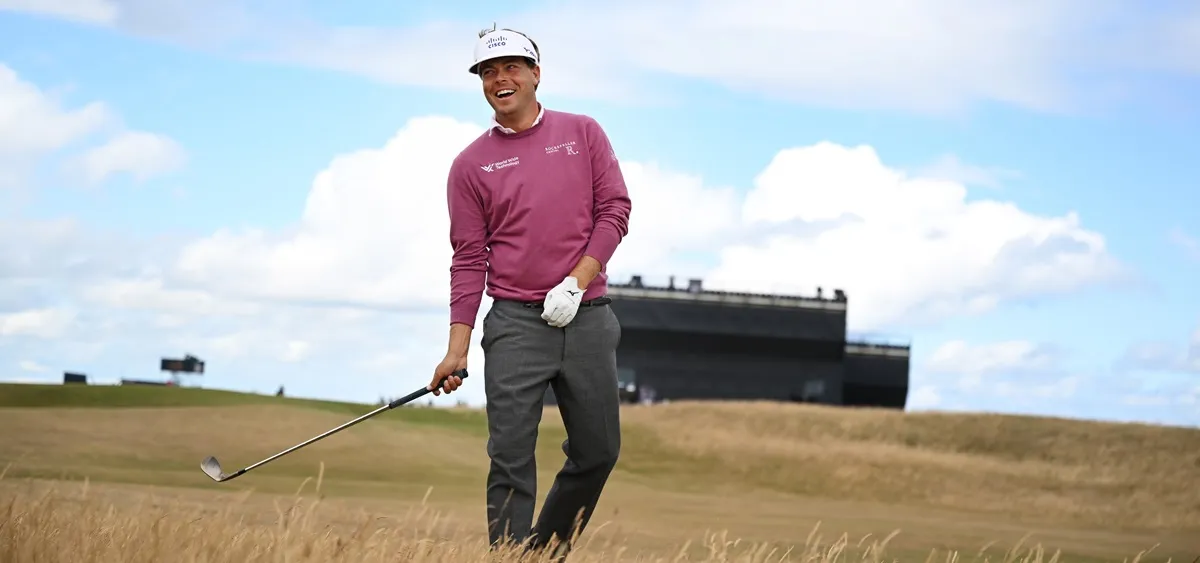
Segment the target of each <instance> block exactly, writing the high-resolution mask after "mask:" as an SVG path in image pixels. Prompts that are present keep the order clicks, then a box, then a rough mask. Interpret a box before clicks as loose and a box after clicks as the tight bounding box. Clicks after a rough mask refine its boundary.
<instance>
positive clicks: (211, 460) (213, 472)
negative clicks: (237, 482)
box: [200, 456, 226, 483]
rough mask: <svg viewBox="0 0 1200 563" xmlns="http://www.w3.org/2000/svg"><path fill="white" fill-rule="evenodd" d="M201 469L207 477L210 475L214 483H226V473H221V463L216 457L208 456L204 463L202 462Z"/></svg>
mask: <svg viewBox="0 0 1200 563" xmlns="http://www.w3.org/2000/svg"><path fill="white" fill-rule="evenodd" d="M200 469H202V470H203V471H204V474H205V475H208V476H209V477H211V478H212V480H213V481H217V482H218V483H219V482H221V481H224V480H225V478H226V475H225V472H223V471H221V463H220V462H218V461H217V458H215V457H212V456H208V457H206V458H204V461H202V462H200Z"/></svg>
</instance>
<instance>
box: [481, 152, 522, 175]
mask: <svg viewBox="0 0 1200 563" xmlns="http://www.w3.org/2000/svg"><path fill="white" fill-rule="evenodd" d="M518 164H521V158H520V157H517V156H514V157H512V158H506V159H504V160H500V161H497V162H493V163H491V164H484V165H483V166H480V167H479V168H480V169H482V170H483V171H484V172H494V171H496V170H499V169H501V168H508V167H509V166H516V165H518Z"/></svg>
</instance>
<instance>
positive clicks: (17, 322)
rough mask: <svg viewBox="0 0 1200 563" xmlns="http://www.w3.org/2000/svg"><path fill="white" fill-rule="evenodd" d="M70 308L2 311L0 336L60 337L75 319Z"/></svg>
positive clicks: (0, 314)
mask: <svg viewBox="0 0 1200 563" xmlns="http://www.w3.org/2000/svg"><path fill="white" fill-rule="evenodd" d="M75 314H76V313H75V312H74V311H71V310H69V309H59V308H45V309H28V310H24V311H15V312H10V313H0V336H6V337H7V336H32V337H36V338H44V339H50V338H58V337H60V336H62V335H63V334H64V333H65V332H66V331H67V329H68V328H69V327H70V325H71V323H73V322H74V321H75Z"/></svg>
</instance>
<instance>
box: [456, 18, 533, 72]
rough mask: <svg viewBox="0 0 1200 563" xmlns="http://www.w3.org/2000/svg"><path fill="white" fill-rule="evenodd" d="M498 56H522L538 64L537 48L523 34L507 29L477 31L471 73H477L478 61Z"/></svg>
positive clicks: (469, 70)
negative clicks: (477, 36) (477, 35)
mask: <svg viewBox="0 0 1200 563" xmlns="http://www.w3.org/2000/svg"><path fill="white" fill-rule="evenodd" d="M500 57H524V58H526V59H529V60H531V61H533V64H538V63H539V62H540V61H539V60H538V50H537V48H536V47H534V44H533V41H530V40H529V38H528V37H526V36H525V35H523V34H520V33H517V32H515V31H512V30H508V29H495V28H493V29H492V30H490V31H488V30H484V31H481V32H480V33H479V41H476V42H475V57H474V62H472V63H471V68H469V69H467V70H468V72H470V73H471V74H479V63H482V62H484V61H490V60H492V59H498V58H500Z"/></svg>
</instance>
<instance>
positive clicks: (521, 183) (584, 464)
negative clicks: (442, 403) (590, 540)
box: [430, 28, 631, 557]
mask: <svg viewBox="0 0 1200 563" xmlns="http://www.w3.org/2000/svg"><path fill="white" fill-rule="evenodd" d="M469 71H470V72H471V73H472V74H476V75H478V76H479V78H480V80H481V84H482V87H483V94H484V97H485V99H487V102H488V104H489V105H491V107H492V109H493V110H494V117H493V122H492V126H491V127H490V128H489V129H488V130H487V131H485V132H484V133H483V134H482V135H480V136H479V138H478V139H476V140H475V141H474V142H472V143H471V144H470V145H469V146H467V147H466V148H465V149H463V151H462V152H461V153H460V154H459V155H458V157H457V158H456V159H455V160H454V163H453V164H452V165H451V168H450V173H449V179H448V181H447V186H446V189H447V203H448V207H449V212H450V243H451V246H452V247H453V249H454V257H453V260H452V263H451V266H450V343H449V347H448V350H447V353H446V357H445V359H443V360H442V362H441V364H439V365H438V366H437V368H436V369H435V370H434V375H433V381H432V382H431V383H430V389H434V386H435V385H436V384H437V382H438V381H440V380H442V378H443V377H445V378H447V380H446V381H445V383H444V385H442V386H441V387H440V388H437V389H435V390H434V393H435V394H436V393H439V392H441V391H445V392H447V393H449V392H452V391H453V390H455V389H457V388H458V386H459V385H461V383H462V381H461V379H459V378H457V377H452V376H450V374H451V373H452V372H453V371H455V370H458V369H463V368H465V367H466V366H467V349H468V344H469V342H470V337H471V331H472V330H473V329H474V321H475V316H476V314H477V313H478V310H479V304H480V302H481V299H482V294H483V291H484V290H485V289H486V291H487V293H488V295H489V296H491V297H492V299H493V304H492V307H491V308H490V309H489V311H488V313H487V315H486V316H485V317H484V319H483V334H482V339H481V347H482V348H483V352H484V359H485V365H484V393H485V395H486V399H487V416H488V432H489V439H488V444H487V451H488V455H489V456H490V457H491V467H490V470H489V472H488V479H487V503H488V506H487V516H488V529H489V536H490V539H491V542H492V544H493V545H497V544H499V543H501V542H514V543H524V542H528V543H527V545H528V546H529V547H531V548H542V547H544V546H546V545H547V543H548V542H550V541H551V540H552V539H553V538H558V540H559V541H560V542H561V543H560V545H561V546H562V550H561V551H560V552H559V553H560V554H561V555H563V556H564V557H565V553H566V548H568V547H569V545H568V544H567V542H568V541H569V540H570V539H571V535H572V534H573V533H578V532H581V531H582V529H583V527H584V526H585V525H586V524H587V521H588V519H589V518H590V517H591V515H592V511H593V510H594V509H595V506H596V503H597V501H598V500H599V498H600V493H601V491H602V489H603V488H604V485H605V482H606V481H607V480H608V476H609V474H610V473H611V472H612V469H613V466H614V465H615V464H616V462H617V454H618V452H619V451H620V446H621V433H620V427H619V402H618V397H617V358H616V349H617V344H618V342H619V341H620V337H621V326H620V324H619V322H618V321H617V318H616V316H615V315H614V313H613V311H612V309H611V308H610V307H608V306H607V304H608V302H609V300H608V298H607V297H606V296H605V294H606V288H607V276H606V274H605V265H606V264H607V263H608V261H609V259H611V258H612V256H613V254H614V252H615V251H616V249H617V246H618V245H619V244H620V242H621V240H622V239H623V238H624V237H625V235H626V233H627V232H628V224H629V214H630V209H631V203H630V200H629V195H628V191H627V190H626V187H625V180H624V177H623V175H622V173H621V168H620V164H619V163H618V162H617V157H616V153H615V152H614V151H613V149H612V146H611V145H610V144H609V140H608V136H607V135H606V134H605V132H604V130H603V129H602V128H601V127H600V125H599V124H598V123H596V121H595V120H594V119H592V118H590V117H588V116H585V115H579V114H573V113H567V112H561V111H554V110H548V109H545V108H544V107H542V104H541V103H539V102H538V100H537V88H538V84H539V82H540V81H541V75H542V74H541V73H542V71H541V66H540V51H539V50H538V47H537V45H536V44H535V43H534V42H533V41H532V40H530V39H529V38H528V37H526V36H525V35H524V34H522V33H519V32H516V31H512V30H508V29H501V30H496V29H494V28H493V29H492V30H490V31H488V30H485V31H484V32H481V33H480V35H479V40H478V41H477V42H476V44H475V56H474V62H473V63H472V64H471V66H470V68H469ZM547 386H550V387H552V388H553V389H554V395H555V398H556V400H557V402H558V406H559V412H560V413H561V415H562V419H563V423H564V425H565V426H566V431H567V440H566V441H565V442H564V443H563V451H564V452H565V453H566V455H567V462H566V464H565V465H564V466H563V467H562V469H561V470H560V471H559V473H558V475H557V477H556V478H555V481H554V484H553V486H552V487H551V489H550V492H549V495H548V496H547V497H546V502H545V504H544V506H543V507H542V511H541V514H540V516H539V518H538V522H537V525H536V526H534V525H533V523H532V520H533V511H534V498H535V494H536V490H537V483H536V479H537V473H536V468H535V465H534V447H535V445H536V441H537V427H538V423H539V422H540V420H541V418H542V399H543V397H544V396H545V392H546V388H547Z"/></svg>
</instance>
